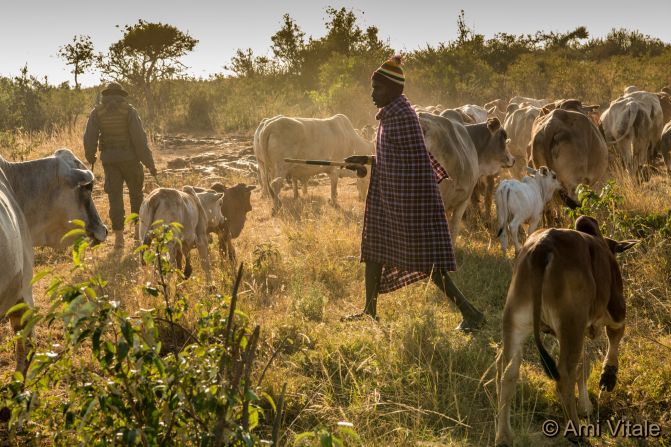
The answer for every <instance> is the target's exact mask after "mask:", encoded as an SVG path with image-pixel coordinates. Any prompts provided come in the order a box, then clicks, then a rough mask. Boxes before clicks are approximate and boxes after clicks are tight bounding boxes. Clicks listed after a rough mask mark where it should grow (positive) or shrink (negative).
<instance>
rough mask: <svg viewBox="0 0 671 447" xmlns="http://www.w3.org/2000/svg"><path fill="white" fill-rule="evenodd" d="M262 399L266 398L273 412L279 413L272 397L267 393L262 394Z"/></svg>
mask: <svg viewBox="0 0 671 447" xmlns="http://www.w3.org/2000/svg"><path fill="white" fill-rule="evenodd" d="M261 397H263V398H265V399H266V400H267V401H268V403H269V404H270V406H271V407H272V408H273V411H274V412H275V413H277V406H276V405H275V400H274V399H273V398H272V396H271V395H270V394H268V393H266V392H263V393H261Z"/></svg>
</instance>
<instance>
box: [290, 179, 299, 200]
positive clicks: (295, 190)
mask: <svg viewBox="0 0 671 447" xmlns="http://www.w3.org/2000/svg"><path fill="white" fill-rule="evenodd" d="M291 186H292V187H293V189H294V199H298V179H297V178H296V177H291Z"/></svg>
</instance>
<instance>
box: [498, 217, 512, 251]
mask: <svg viewBox="0 0 671 447" xmlns="http://www.w3.org/2000/svg"><path fill="white" fill-rule="evenodd" d="M508 231H510V227H509V226H508V224H507V223H506V224H503V226H502V227H501V228H499V240H500V241H501V251H503V257H504V258H505V257H506V256H508Z"/></svg>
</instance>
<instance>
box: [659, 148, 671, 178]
mask: <svg viewBox="0 0 671 447" xmlns="http://www.w3.org/2000/svg"><path fill="white" fill-rule="evenodd" d="M660 144H661V143H660ZM670 149H671V148H669V149H667V150H664V151H662V157H664V164H665V165H666V175H667V176H669V177H671V150H670Z"/></svg>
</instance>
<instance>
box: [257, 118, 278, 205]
mask: <svg viewBox="0 0 671 447" xmlns="http://www.w3.org/2000/svg"><path fill="white" fill-rule="evenodd" d="M270 134H271V132H269V131H267V129H266V128H265V127H264V128H263V129H262V130H261V134H260V135H259V152H260V153H261V154H263V158H264V160H265V161H264V162H260V163H259V180H260V181H261V188H263V189H264V190H265V191H266V193H267V194H268V196H269V197H270V198H271V199H272V200H273V201H275V198H276V196H275V191H273V188H271V187H270V180H269V179H268V178H269V174H270V173H269V172H268V169H269V168H268V163H267V162H268V160H269V154H268V140H269V139H270ZM262 170H263V172H261V171H262Z"/></svg>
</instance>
